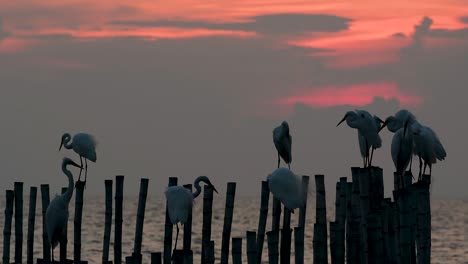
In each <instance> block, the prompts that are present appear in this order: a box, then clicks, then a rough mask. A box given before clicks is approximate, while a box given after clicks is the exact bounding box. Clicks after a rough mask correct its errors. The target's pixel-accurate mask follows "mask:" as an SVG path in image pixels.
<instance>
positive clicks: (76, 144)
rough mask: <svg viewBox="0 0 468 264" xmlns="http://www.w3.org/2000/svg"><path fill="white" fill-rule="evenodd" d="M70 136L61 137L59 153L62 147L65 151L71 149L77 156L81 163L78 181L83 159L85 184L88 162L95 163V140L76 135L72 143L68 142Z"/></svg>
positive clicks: (90, 136) (81, 134)
mask: <svg viewBox="0 0 468 264" xmlns="http://www.w3.org/2000/svg"><path fill="white" fill-rule="evenodd" d="M71 139H72V138H71V136H70V134H69V133H65V134H63V136H62V141H61V142H60V148H59V151H60V150H61V149H62V146H63V147H65V148H66V149H73V150H74V151H75V152H76V153H77V154H78V155H79V156H80V162H81V168H82V169H81V170H80V176H78V181H80V179H81V171H82V170H83V158H84V160H85V180H84V182H85V184H86V177H87V175H88V162H87V160H90V161H92V162H96V158H97V157H96V140H95V138H94V137H93V136H92V135H90V134H87V133H78V134H75V136H73V141H72V142H70V140H71Z"/></svg>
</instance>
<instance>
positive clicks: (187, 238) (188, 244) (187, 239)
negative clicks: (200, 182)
mask: <svg viewBox="0 0 468 264" xmlns="http://www.w3.org/2000/svg"><path fill="white" fill-rule="evenodd" d="M184 188H185V189H187V190H189V192H190V193H192V184H185V185H184ZM183 249H184V251H189V250H191V249H192V207H190V210H189V212H188V216H187V222H186V223H185V224H184V244H183Z"/></svg>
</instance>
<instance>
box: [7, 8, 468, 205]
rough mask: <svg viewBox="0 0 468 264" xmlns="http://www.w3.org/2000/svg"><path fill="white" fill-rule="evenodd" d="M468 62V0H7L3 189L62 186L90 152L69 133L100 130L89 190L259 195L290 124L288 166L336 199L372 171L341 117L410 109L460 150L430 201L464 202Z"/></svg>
mask: <svg viewBox="0 0 468 264" xmlns="http://www.w3.org/2000/svg"><path fill="white" fill-rule="evenodd" d="M467 68H468V2H467V1H465V0H443V1H442V0H437V1H436V0H431V1H422V0H415V1H411V2H408V1H402V0H395V1H364V0H346V1H323V0H320V1H318V0H313V1H310V0H308V1H300V0H299V1H279V0H270V1H263V0H249V1H243V0H237V1H230V0H228V1H193V0H172V1H154V0H151V1H150V0H139V1H134V0H132V1H128V0H122V1H110V0H102V1H88V0H71V1H66V2H64V1H56V0H46V1H42V0H41V1H39V0H24V1H2V2H0V80H1V81H0V91H1V93H0V123H1V125H2V126H1V128H2V129H1V132H0V133H1V135H2V136H1V137H0V168H1V169H2V176H1V177H2V184H1V186H0V191H2V193H3V192H4V190H5V189H11V188H13V183H14V181H24V182H25V188H29V186H32V185H34V186H38V185H40V184H44V183H48V184H50V185H51V193H57V192H59V188H60V187H61V186H65V185H66V184H67V180H66V178H65V177H64V176H63V174H62V172H61V160H62V158H63V157H64V156H68V157H71V158H73V159H75V160H76V161H79V158H78V156H77V155H76V154H75V153H73V152H72V151H68V150H66V151H61V152H58V147H59V145H60V138H61V135H62V134H63V133H65V132H69V133H72V134H74V133H77V132H88V133H91V134H93V135H94V136H95V137H96V138H97V141H98V146H97V156H98V160H97V163H96V164H93V163H90V164H89V174H88V185H87V189H86V192H87V193H89V194H90V195H101V194H103V193H104V179H112V178H114V176H115V175H125V176H126V178H125V192H126V194H129V195H134V194H137V193H138V187H139V179H140V178H142V177H147V178H149V179H150V191H149V193H150V195H155V196H158V195H162V194H163V192H164V189H165V186H166V185H167V181H168V177H170V176H175V177H179V182H180V183H183V184H185V183H191V182H192V181H193V180H194V179H195V178H196V177H197V176H199V175H207V176H209V177H210V179H212V182H213V183H214V184H215V186H216V187H217V189H218V190H220V191H224V190H225V186H226V183H227V182H228V181H235V182H237V183H238V188H237V192H238V193H239V194H241V195H259V194H260V188H261V184H260V181H262V180H265V179H266V177H267V175H268V174H269V173H271V172H272V171H273V170H274V169H275V168H276V151H275V148H274V145H273V142H272V130H273V128H274V127H275V126H277V125H279V124H280V123H281V121H283V120H287V121H288V122H289V124H290V129H291V134H292V137H293V146H292V152H293V154H292V156H293V163H292V170H293V171H294V172H295V173H296V174H298V175H310V176H311V177H313V175H315V174H325V184H326V187H327V192H328V193H329V194H330V195H332V194H333V193H334V189H335V183H336V181H337V180H338V179H339V177H344V176H348V177H349V178H350V174H351V169H350V168H351V167H352V166H361V165H362V159H361V157H360V155H359V150H358V145H357V135H356V133H357V132H356V130H354V129H351V128H349V127H347V126H345V125H344V126H340V127H336V123H337V122H338V121H339V120H340V119H341V118H342V117H343V115H344V113H345V112H346V111H348V110H353V109H365V110H368V111H370V112H371V113H372V114H376V115H378V116H379V117H381V118H382V119H384V118H385V117H387V116H389V115H392V114H394V113H395V112H396V111H398V110H399V109H402V108H405V109H409V110H410V111H412V112H413V113H414V114H415V115H416V116H417V117H418V119H419V120H420V121H421V123H423V124H425V125H427V126H430V127H431V128H433V129H434V130H435V131H436V133H437V134H438V135H439V137H440V139H441V141H442V143H443V144H444V146H445V148H446V150H447V153H448V155H447V159H446V160H445V161H443V162H438V163H437V164H435V165H434V166H433V178H434V179H433V186H432V192H433V195H435V196H438V197H455V198H459V197H467V192H466V187H465V186H466V185H467V184H468V180H467V179H468V178H467V177H466V175H464V173H463V171H464V169H465V167H464V166H463V163H465V162H466V161H465V155H464V153H466V151H465V148H466V147H468V144H467V140H466V137H465V135H467V134H468V125H467V123H466V120H467V118H466V113H467V111H466V110H465V105H466V97H467V95H468V90H467V84H468V74H467V73H466V69H467ZM381 136H382V139H383V147H382V148H381V149H378V150H376V152H375V155H374V165H376V166H380V167H382V168H383V169H384V178H385V186H386V194H387V195H390V193H391V188H392V186H393V171H394V167H393V163H392V161H391V157H390V143H391V138H392V135H391V134H390V133H389V132H388V131H387V130H385V131H383V132H382V133H381ZM416 164H417V163H416ZM73 173H74V175H75V176H76V175H77V171H76V170H74V171H73ZM414 173H417V171H416V170H415V171H414ZM312 179H313V178H312ZM312 182H313V180H312ZM26 190H27V189H26ZM331 197H333V196H331Z"/></svg>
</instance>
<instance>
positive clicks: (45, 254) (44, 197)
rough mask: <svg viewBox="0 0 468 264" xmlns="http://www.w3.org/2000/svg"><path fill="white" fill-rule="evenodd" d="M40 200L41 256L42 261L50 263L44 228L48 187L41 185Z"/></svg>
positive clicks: (47, 205) (47, 241) (47, 240)
mask: <svg viewBox="0 0 468 264" xmlns="http://www.w3.org/2000/svg"><path fill="white" fill-rule="evenodd" d="M41 199H42V254H43V260H44V261H45V262H47V263H49V262H50V244H49V238H48V237H47V228H46V211H47V207H49V202H50V198H49V185H48V184H41Z"/></svg>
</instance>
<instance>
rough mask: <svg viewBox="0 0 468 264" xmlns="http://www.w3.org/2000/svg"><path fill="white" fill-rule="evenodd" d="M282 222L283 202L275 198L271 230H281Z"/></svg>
mask: <svg viewBox="0 0 468 264" xmlns="http://www.w3.org/2000/svg"><path fill="white" fill-rule="evenodd" d="M280 221H281V201H280V200H278V199H276V197H274V196H273V209H272V220H271V230H272V231H275V230H278V231H279V230H280Z"/></svg>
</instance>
